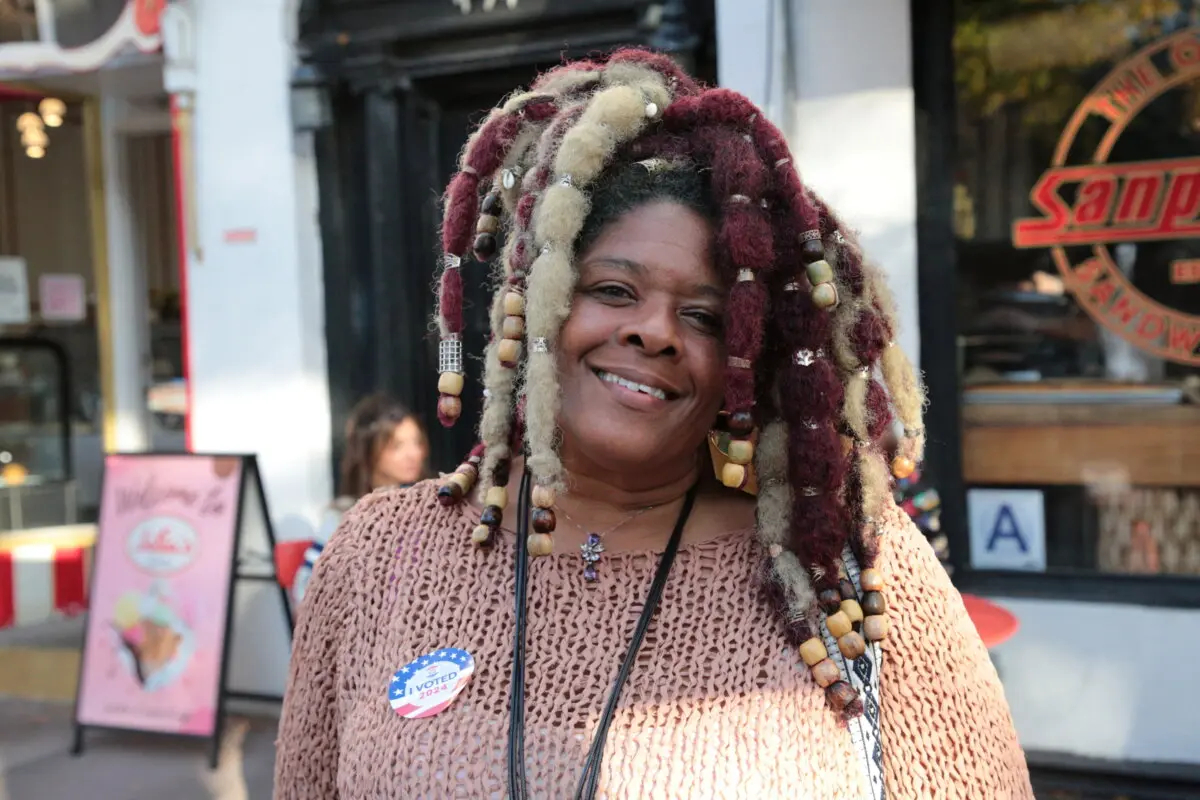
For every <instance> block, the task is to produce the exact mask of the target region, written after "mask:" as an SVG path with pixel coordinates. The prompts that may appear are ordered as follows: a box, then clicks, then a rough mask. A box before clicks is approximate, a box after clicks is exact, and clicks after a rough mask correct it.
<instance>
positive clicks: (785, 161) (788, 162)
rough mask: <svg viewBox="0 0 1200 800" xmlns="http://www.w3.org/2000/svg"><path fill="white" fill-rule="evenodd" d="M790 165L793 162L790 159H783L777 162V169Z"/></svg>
mask: <svg viewBox="0 0 1200 800" xmlns="http://www.w3.org/2000/svg"><path fill="white" fill-rule="evenodd" d="M790 163H792V160H791V159H790V158H781V159H779V160H778V161H776V162H775V169H779V168H780V167H782V166H785V165H787V164H790Z"/></svg>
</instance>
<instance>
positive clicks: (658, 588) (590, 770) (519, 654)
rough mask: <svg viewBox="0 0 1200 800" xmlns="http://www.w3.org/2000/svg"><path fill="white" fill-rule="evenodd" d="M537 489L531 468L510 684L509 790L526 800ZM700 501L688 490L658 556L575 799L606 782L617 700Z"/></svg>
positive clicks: (520, 540)
mask: <svg viewBox="0 0 1200 800" xmlns="http://www.w3.org/2000/svg"><path fill="white" fill-rule="evenodd" d="M531 491H532V481H531V479H530V475H529V471H528V470H526V471H525V474H524V475H523V476H522V477H521V491H520V494H519V496H518V498H517V547H516V551H517V563H516V580H515V582H514V583H515V590H514V595H515V601H516V617H517V620H516V630H515V632H514V635H513V665H512V681H511V683H510V686H509V696H510V698H511V705H510V707H509V714H508V795H509V797H510V798H511V800H526V798H528V797H529V794H528V791H527V788H526V778H525V625H526V621H527V616H528V610H529V607H528V590H529V563H528V562H529V559H528V548H527V546H526V538H527V537H528V535H529V494H530V492H531ZM695 502H696V485H693V486H692V488H690V489H688V492H687V495H686V496H685V497H684V499H683V508H681V509H680V510H679V517H678V519H676V520H675V530H674V531H673V532H672V533H671V539H670V540H669V541H668V542H667V549H666V551H665V552H664V553H663V554H662V558H660V559H659V561H658V570H657V571H656V572H655V573H654V581H653V582H652V583H651V584H650V592H649V594H647V595H646V603H645V605H643V607H642V614H641V616H640V617H638V623H637V627H636V628H634V630H633V638H632V640H631V641H630V642H629V649H628V650H626V651H625V658H624V659H623V660H622V661H621V669H620V670H619V671H618V672H617V677H616V679H615V680H614V681H613V685H612V689H611V690H610V691H609V694H608V701H607V702H606V703H605V704H604V713H603V714H601V715H600V723H599V724H598V725H597V726H596V735H595V737H594V738H593V739H592V746H591V748H589V749H588V755H587V760H586V761H585V762H584V765H583V774H582V775H581V776H580V778H579V784H578V786H577V787H576V788H575V800H592V798H594V797H595V796H596V790H597V788H598V787H599V784H600V765H601V762H603V760H604V743H605V741H606V740H607V739H608V729H609V727H610V726H611V725H612V720H613V716H614V715H615V714H616V710H617V702H618V701H619V700H620V699H621V690H622V689H623V688H625V683H626V681H628V680H629V673H630V672H631V671H632V670H633V664H634V662H635V661H636V660H637V654H638V650H640V649H641V647H642V640H643V639H645V638H646V630H647V629H648V628H649V627H650V621H651V620H652V619H653V618H654V612H655V611H656V610H657V609H658V603H659V600H660V599H661V598H662V592H663V587H664V586H665V585H666V583H667V576H668V575H669V574H670V572H671V565H672V564H674V563H675V554H676V553H677V552H678V551H679V540H680V538H681V537H682V536H683V528H684V526H685V525H686V524H687V521H688V517H689V516H691V513H692V506H693V505H694V504H695Z"/></svg>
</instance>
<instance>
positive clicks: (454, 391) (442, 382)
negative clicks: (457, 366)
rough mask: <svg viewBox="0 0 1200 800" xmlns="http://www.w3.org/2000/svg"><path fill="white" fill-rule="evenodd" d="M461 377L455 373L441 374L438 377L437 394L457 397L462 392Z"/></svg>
mask: <svg viewBox="0 0 1200 800" xmlns="http://www.w3.org/2000/svg"><path fill="white" fill-rule="evenodd" d="M463 380H464V379H463V376H462V375H460V374H459V373H457V372H443V373H442V374H441V375H439V376H438V392H439V393H440V394H449V395H454V396H455V397H458V396H459V395H460V394H462V390H463Z"/></svg>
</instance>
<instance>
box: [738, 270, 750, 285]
mask: <svg viewBox="0 0 1200 800" xmlns="http://www.w3.org/2000/svg"><path fill="white" fill-rule="evenodd" d="M737 279H738V283H746V282H747V281H752V280H754V270H752V269H739V270H738V274H737Z"/></svg>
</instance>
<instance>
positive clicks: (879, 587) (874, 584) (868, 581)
mask: <svg viewBox="0 0 1200 800" xmlns="http://www.w3.org/2000/svg"><path fill="white" fill-rule="evenodd" d="M858 580H859V582H860V583H861V584H862V588H863V591H864V592H882V591H883V573H882V572H880V571H879V570H877V569H875V568H874V567H872V568H871V569H864V570H863V571H862V575H859V576H858Z"/></svg>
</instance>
